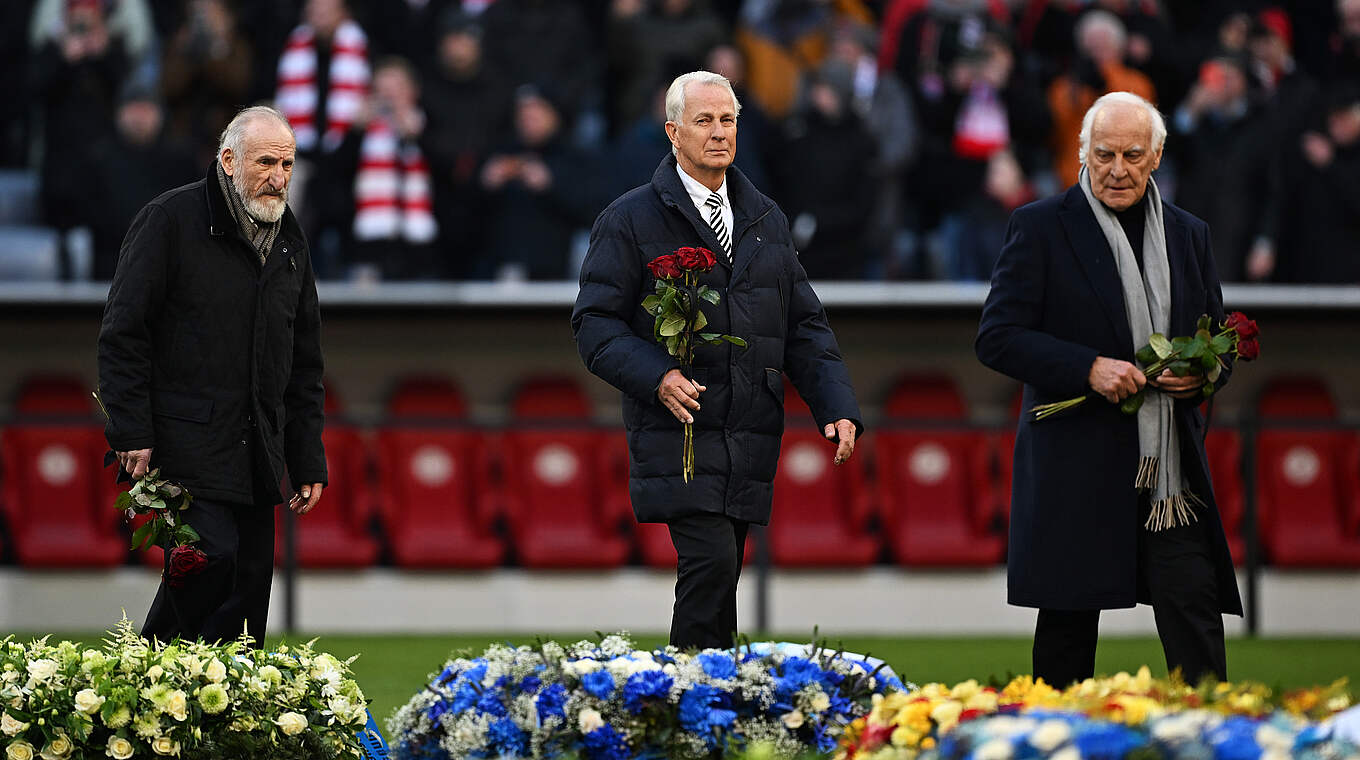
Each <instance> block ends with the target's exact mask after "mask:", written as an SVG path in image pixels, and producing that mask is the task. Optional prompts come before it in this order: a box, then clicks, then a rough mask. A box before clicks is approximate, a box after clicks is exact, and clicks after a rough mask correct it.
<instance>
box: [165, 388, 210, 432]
mask: <svg viewBox="0 0 1360 760" xmlns="http://www.w3.org/2000/svg"><path fill="white" fill-rule="evenodd" d="M212 408H213V401H212V399H210V398H197V397H195V396H188V395H185V394H183V393H175V392H173V391H155V392H154V393H153V394H152V398H151V413H152V414H154V415H156V416H158V417H170V418H172V419H176V420H185V421H187V422H197V423H200V424H205V425H206V424H207V423H208V421H209V420H211V419H212Z"/></svg>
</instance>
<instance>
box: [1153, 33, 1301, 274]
mask: <svg viewBox="0 0 1360 760" xmlns="http://www.w3.org/2000/svg"><path fill="white" fill-rule="evenodd" d="M1172 125H1173V133H1174V137H1175V141H1174V145H1175V147H1176V154H1177V158H1178V159H1179V160H1178V161H1177V168H1178V172H1177V178H1178V185H1177V190H1176V203H1177V204H1178V205H1180V206H1181V207H1182V208H1184V209H1185V210H1186V211H1189V212H1190V213H1192V214H1195V215H1196V216H1198V217H1199V218H1201V219H1203V220H1204V221H1205V222H1206V223H1208V225H1209V229H1210V234H1211V236H1212V241H1213V246H1214V260H1215V261H1216V262H1217V263H1218V271H1219V276H1220V277H1221V278H1222V279H1223V280H1224V281H1225V282H1238V281H1241V280H1244V279H1246V274H1247V273H1246V261H1247V257H1248V255H1249V253H1250V251H1251V249H1252V247H1253V246H1254V245H1255V244H1256V242H1257V241H1258V239H1261V238H1268V237H1270V236H1271V234H1272V231H1271V230H1270V228H1269V226H1268V225H1267V224H1266V219H1267V217H1268V215H1267V213H1266V209H1267V208H1268V207H1269V205H1270V203H1271V198H1270V196H1271V195H1272V188H1273V178H1272V177H1271V170H1272V169H1273V168H1274V161H1273V160H1272V158H1273V156H1274V155H1275V153H1276V146H1277V145H1278V143H1276V142H1274V141H1273V140H1272V134H1271V123H1270V120H1269V117H1268V115H1267V114H1265V113H1263V112H1262V110H1261V109H1260V108H1259V107H1257V106H1256V105H1254V104H1253V103H1252V101H1251V99H1250V97H1249V92H1248V74H1247V70H1246V63H1245V61H1244V60H1243V59H1242V58H1240V57H1237V56H1221V57H1218V58H1213V59H1211V60H1209V61H1206V62H1205V63H1204V66H1203V67H1202V68H1201V69H1200V77H1199V81H1197V82H1196V83H1195V85H1194V86H1193V87H1191V88H1190V94H1189V95H1188V96H1186V99H1185V101H1184V102H1183V103H1181V105H1180V107H1179V108H1177V109H1176V113H1175V118H1174V119H1173V120H1172Z"/></svg>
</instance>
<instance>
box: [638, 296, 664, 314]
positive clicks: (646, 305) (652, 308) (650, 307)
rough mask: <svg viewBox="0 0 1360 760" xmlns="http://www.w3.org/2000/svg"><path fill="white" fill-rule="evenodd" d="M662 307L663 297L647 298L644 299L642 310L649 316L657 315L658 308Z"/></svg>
mask: <svg viewBox="0 0 1360 760" xmlns="http://www.w3.org/2000/svg"><path fill="white" fill-rule="evenodd" d="M660 305H661V296H647V297H646V298H644V299H642V308H643V309H644V310H645V311H646V312H647V313H648V314H655V313H656V307H658V306H660Z"/></svg>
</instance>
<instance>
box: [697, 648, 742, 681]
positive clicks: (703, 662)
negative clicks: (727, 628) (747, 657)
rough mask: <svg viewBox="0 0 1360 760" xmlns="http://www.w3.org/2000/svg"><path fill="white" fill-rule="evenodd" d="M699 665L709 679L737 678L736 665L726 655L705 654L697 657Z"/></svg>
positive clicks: (716, 653)
mask: <svg viewBox="0 0 1360 760" xmlns="http://www.w3.org/2000/svg"><path fill="white" fill-rule="evenodd" d="M699 665H700V666H701V667H703V669H704V672H705V673H707V674H708V677H709V678H736V677H737V663H736V662H735V661H734V660H733V659H732V658H731V657H729V656H727V655H726V654H721V653H718V652H705V653H703V654H701V655H699Z"/></svg>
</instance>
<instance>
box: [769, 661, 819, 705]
mask: <svg viewBox="0 0 1360 760" xmlns="http://www.w3.org/2000/svg"><path fill="white" fill-rule="evenodd" d="M782 670H783V672H782V673H780V672H776V673H775V679H774V690H775V694H778V695H779V696H789V695H791V694H796V693H797V692H798V691H800V690H801V689H802V688H803V687H804V686H807V685H808V684H809V683H812V682H813V681H818V680H819V679H820V678H821V676H822V672H823V671H822V668H821V666H820V665H818V664H817V663H815V662H813V661H811V660H809V659H807V658H804V657H789V658H787V659H786V660H784V666H783V669H782Z"/></svg>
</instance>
